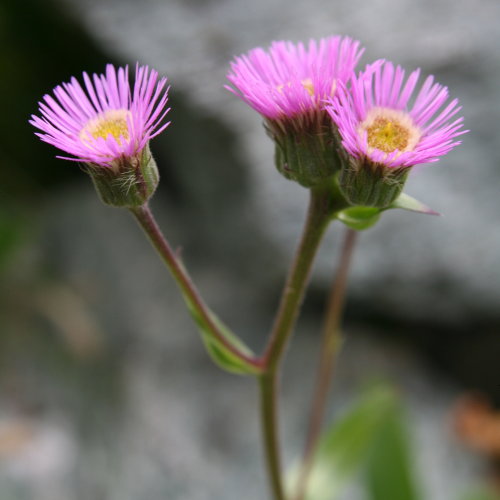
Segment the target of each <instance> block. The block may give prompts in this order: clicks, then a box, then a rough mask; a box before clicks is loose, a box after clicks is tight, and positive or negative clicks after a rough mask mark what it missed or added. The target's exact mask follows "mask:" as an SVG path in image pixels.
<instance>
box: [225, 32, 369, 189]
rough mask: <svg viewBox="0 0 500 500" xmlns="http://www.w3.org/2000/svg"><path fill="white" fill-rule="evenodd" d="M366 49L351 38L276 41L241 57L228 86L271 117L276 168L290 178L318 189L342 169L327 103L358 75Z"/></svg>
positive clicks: (268, 122)
mask: <svg viewBox="0 0 500 500" xmlns="http://www.w3.org/2000/svg"><path fill="white" fill-rule="evenodd" d="M362 53H363V50H362V49H360V44H359V42H357V41H355V40H352V39H351V38H348V37H340V36H332V37H328V38H323V39H321V40H319V41H315V40H311V41H309V43H308V44H304V43H298V44H293V43H292V42H285V41H279V42H273V43H272V44H271V46H270V48H269V49H268V50H264V49H262V48H256V49H253V50H251V51H250V52H248V53H247V54H245V55H242V56H239V57H236V58H235V59H234V61H233V62H232V63H231V70H230V72H229V74H228V75H227V78H228V80H229V81H230V82H231V84H232V86H226V88H227V89H229V90H230V91H231V92H232V93H233V94H235V95H236V96H237V97H239V98H240V99H242V100H243V101H245V102H246V103H247V104H249V105H250V106H251V107H252V108H254V109H255V110H256V111H258V112H259V113H260V114H261V115H262V116H263V117H264V118H265V126H266V129H267V131H268V133H269V135H270V136H271V138H272V139H273V140H274V141H275V143H276V166H277V168H278V170H279V171H280V172H281V173H282V174H283V175H284V176H285V177H287V178H289V179H293V180H296V181H298V182H299V183H301V184H303V185H304V186H308V187H310V186H313V185H316V184H318V183H321V182H323V181H324V180H325V179H328V178H330V177H331V176H332V175H333V174H334V173H335V172H336V171H337V170H338V166H339V162H338V157H337V154H336V140H335V134H334V130H333V126H332V122H331V120H330V119H329V117H328V114H327V113H326V111H325V110H324V109H323V101H324V100H325V99H327V98H331V97H332V96H334V95H335V92H336V89H337V87H338V85H339V83H345V82H347V81H348V80H349V78H350V77H351V75H352V74H353V71H354V68H355V66H356V64H357V62H358V60H359V58H360V57H361V55H362Z"/></svg>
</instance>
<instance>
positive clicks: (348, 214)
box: [335, 206, 381, 231]
mask: <svg viewBox="0 0 500 500" xmlns="http://www.w3.org/2000/svg"><path fill="white" fill-rule="evenodd" d="M380 214H381V209H380V208H377V207H360V206H358V207H349V208H345V209H344V210H340V212H337V213H336V215H335V217H336V218H337V219H338V220H339V221H340V222H343V223H344V224H345V225H346V226H347V227H350V228H351V229H355V230H356V231H363V230H365V229H368V228H370V227H372V226H374V225H375V224H376V223H377V222H378V220H379V219H380Z"/></svg>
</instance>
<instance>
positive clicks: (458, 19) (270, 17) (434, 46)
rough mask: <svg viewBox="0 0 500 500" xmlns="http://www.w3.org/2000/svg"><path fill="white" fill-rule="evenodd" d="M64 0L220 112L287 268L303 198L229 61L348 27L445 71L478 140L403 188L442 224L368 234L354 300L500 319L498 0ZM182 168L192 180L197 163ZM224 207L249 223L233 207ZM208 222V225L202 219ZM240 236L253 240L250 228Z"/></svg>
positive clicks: (406, 217) (410, 62) (257, 211)
mask: <svg viewBox="0 0 500 500" xmlns="http://www.w3.org/2000/svg"><path fill="white" fill-rule="evenodd" d="M64 2H67V3H68V4H70V5H71V6H72V7H73V8H74V9H76V10H77V12H78V16H79V18H80V19H81V20H82V22H83V23H84V24H85V26H86V27H87V29H88V30H89V31H90V32H91V33H92V34H93V35H94V36H95V38H96V39H97V40H98V41H100V43H102V44H104V45H105V46H106V47H107V48H108V49H109V50H111V51H114V52H115V53H116V55H117V56H120V57H121V58H123V59H124V60H126V61H131V62H135V61H136V60H140V61H141V62H142V63H148V64H151V65H153V66H155V67H156V68H158V69H159V70H160V71H161V72H162V73H164V74H166V75H168V76H169V78H170V81H171V84H172V86H173V88H174V89H180V90H182V91H183V92H184V93H186V95H187V97H188V99H189V101H190V102H191V103H192V105H193V106H194V107H198V108H199V110H200V112H202V113H210V114H212V116H213V117H214V118H215V119H218V120H220V121H221V122H223V123H224V124H226V125H227V126H228V127H230V128H231V129H233V130H235V131H236V133H237V134H238V137H239V138H240V142H241V144H240V146H241V149H240V154H241V155H242V157H243V159H244V161H245V162H246V163H247V164H248V165H249V166H250V174H249V178H250V179H249V192H248V199H247V200H246V203H247V204H248V205H247V207H250V208H249V209H250V210H251V212H252V215H253V219H254V220H255V221H257V223H258V224H259V225H261V226H262V228H263V230H264V232H265V234H266V235H267V238H268V240H269V241H270V242H274V244H275V245H277V247H278V248H281V252H282V254H283V256H286V257H284V258H282V259H281V260H280V261H279V262H281V263H282V264H281V265H282V266H283V267H282V268H281V269H277V270H278V271H280V272H283V271H284V267H285V266H286V263H287V262H288V258H289V257H288V256H289V255H290V248H293V247H294V245H295V241H296V239H297V237H298V233H299V231H300V225H301V224H302V220H303V217H304V210H305V205H306V192H305V190H303V189H302V188H300V187H298V186H296V185H294V184H293V183H290V182H287V181H285V180H284V179H282V178H281V177H280V176H279V175H278V174H277V172H276V171H275V169H274V167H273V165H272V145H271V143H270V141H269V140H268V138H267V137H266V136H265V133H264V131H263V129H262V126H261V123H260V122H261V120H260V118H259V117H258V116H257V114H256V113H255V112H254V111H253V110H251V109H249V108H248V107H247V106H246V105H245V104H243V103H242V102H239V101H238V100H237V99H235V98H234V97H233V96H232V95H231V94H229V93H228V92H227V91H225V90H224V89H223V84H224V83H225V73H226V71H227V69H228V62H229V60H230V59H231V58H232V57H233V56H234V55H236V54H239V53H241V52H244V51H247V50H249V49H250V48H252V47H254V46H257V45H262V46H267V45H268V44H269V42H270V41H271V40H276V39H292V40H301V39H302V40H305V39H308V38H311V37H320V36H327V35H330V34H333V33H342V34H349V35H350V36H352V37H355V38H358V39H360V40H361V41H362V43H363V45H364V46H365V47H366V48H367V51H366V53H365V56H364V59H363V64H364V63H367V62H370V61H371V60H374V59H377V58H381V57H384V58H387V59H390V60H392V61H394V62H396V63H398V64H402V65H404V66H405V67H407V68H408V70H411V69H414V68H415V67H417V66H418V67H422V69H423V72H424V73H425V74H427V73H432V74H434V75H436V77H437V80H438V81H440V82H441V83H443V84H445V85H447V86H449V88H450V92H451V94H452V96H456V97H458V98H459V99H460V101H461V102H462V104H463V107H464V109H463V113H464V115H465V119H466V127H467V128H469V129H470V130H471V133H470V134H468V135H466V136H465V137H464V144H463V145H462V146H461V147H458V148H457V149H456V150H455V151H453V152H452V153H451V154H449V155H448V156H447V157H446V158H444V159H443V160H442V161H441V162H440V163H438V164H434V165H432V166H429V167H424V168H421V169H420V171H414V172H413V173H412V176H411V180H410V181H409V183H408V185H407V192H408V193H409V194H411V195H413V196H415V197H417V198H419V199H421V200H422V201H424V202H425V203H427V204H429V205H430V206H432V207H433V208H434V209H436V210H437V211H439V212H440V213H443V214H444V215H445V217H442V218H431V217H424V216H418V215H414V214H409V213H404V212H394V213H390V214H388V215H386V216H385V217H384V219H383V220H382V222H381V223H379V225H378V226H377V227H376V228H374V229H372V230H370V231H368V232H367V233H366V234H365V235H363V237H362V245H360V248H359V249H358V253H357V257H356V262H355V266H354V271H353V281H352V287H351V294H352V295H353V296H356V297H358V298H359V299H361V300H362V301H364V302H366V303H370V304H371V305H372V307H373V308H374V309H375V310H377V309H378V310H379V312H384V311H385V314H389V315H396V316H401V317H406V318H408V317H410V318H420V319H425V320H433V321H434V320H438V321H445V322H448V323H449V322H453V323H460V322H463V321H466V320H467V319H470V318H471V317H478V316H493V317H494V318H496V321H498V303H499V301H500V252H499V248H500V225H499V224H498V219H499V216H500V201H499V197H498V196H497V194H496V191H497V189H498V187H497V186H498V185H499V182H500V173H498V171H497V170H498V163H499V155H498V148H497V135H498V133H497V130H498V123H499V121H500V96H499V93H498V86H497V85H496V83H495V82H498V80H499V79H500V75H499V69H498V68H500V53H499V51H498V46H499V42H500V31H499V30H498V22H497V21H498V19H499V17H500V3H499V2H498V1H496V0H479V1H472V0H469V1H467V0H466V1H461V2H458V3H457V2H456V1H452V0H435V1H434V0H433V1H430V0H426V1H423V2H413V1H411V0H401V1H400V0H376V1H374V2H364V1H361V0H354V1H353V0H339V1H337V2H328V1H326V0H310V1H308V2H289V1H287V0H274V1H272V2H268V1H265V0H255V1H253V2H251V4H249V3H248V2H246V1H245V0H211V1H201V0H199V1H197V0H189V1H188V0H177V1H169V2H165V1H163V0H145V1H143V2H134V1H130V0H129V1H118V0H78V1H76V0H64ZM173 106H175V103H173ZM172 127H175V121H174V123H173V125H172ZM184 132H185V134H188V135H189V133H190V131H189V130H188V129H186V130H185V131H184ZM206 133H207V134H210V131H209V130H207V131H206ZM167 134H168V132H167ZM193 140H196V139H195V138H193ZM158 141H160V139H158ZM200 160H201V159H200ZM175 168H176V170H177V171H181V170H182V171H188V172H189V169H190V165H188V164H177V165H176V166H175ZM193 182H194V181H193V180H192V178H191V177H190V176H189V175H188V174H187V175H186V176H185V183H186V185H185V189H187V190H189V189H191V187H190V186H191V185H192V183H193ZM216 182H224V180H223V179H217V180H216ZM226 188H227V189H228V190H230V189H231V186H230V185H227V186H226ZM195 189H198V188H195ZM225 211H230V212H231V213H234V216H235V217H239V216H241V211H240V212H239V213H238V209H237V207H234V206H227V207H225ZM199 222H200V223H201V224H203V219H202V218H201V220H200V221H199ZM196 230H197V229H196V226H195V221H193V231H196ZM333 232H334V233H335V234H334V235H333V236H332V240H330V242H329V243H328V245H327V247H326V249H325V250H324V251H323V252H322V254H321V256H320V262H319V268H318V272H317V274H316V277H315V279H316V280H317V283H318V284H320V285H321V286H326V283H327V282H328V281H329V279H330V278H329V276H330V274H331V268H332V262H331V261H332V259H333V258H334V256H333V252H332V248H334V247H335V243H334V242H332V241H335V240H338V239H339V238H340V232H341V231H340V227H336V228H335V230H334V231H333ZM242 237H244V238H246V239H247V241H250V240H251V235H249V234H244V235H243V234H242ZM257 251H262V252H265V251H266V249H265V248H263V249H258V250H257ZM239 257H241V256H239V255H238V254H236V253H235V254H234V255H233V258H234V259H238V258H239ZM245 257H246V256H245ZM374 296H375V297H376V301H375V300H373V297H374Z"/></svg>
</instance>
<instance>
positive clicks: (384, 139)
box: [358, 108, 422, 153]
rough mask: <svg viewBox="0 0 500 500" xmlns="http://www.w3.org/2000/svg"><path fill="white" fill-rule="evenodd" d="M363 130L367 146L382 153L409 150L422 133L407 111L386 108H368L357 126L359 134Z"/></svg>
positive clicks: (362, 133)
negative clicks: (363, 118)
mask: <svg viewBox="0 0 500 500" xmlns="http://www.w3.org/2000/svg"><path fill="white" fill-rule="evenodd" d="M365 132H366V136H367V142H368V147H369V148H370V149H379V150H380V151H383V152H384V153H392V152H393V151H396V150H398V151H399V152H401V153H402V152H405V151H411V150H413V148H414V147H415V146H416V145H417V143H418V141H419V140H420V137H421V135H422V134H421V132H420V130H419V129H418V127H417V126H416V125H415V124H414V123H413V120H412V119H411V117H410V116H409V115H408V114H407V113H405V112H404V111H398V110H395V109H387V108H374V109H372V110H370V112H369V113H368V115H367V117H366V119H365V120H364V121H363V122H362V123H361V124H360V125H359V127H358V133H359V134H360V135H361V136H363V135H364V133H365Z"/></svg>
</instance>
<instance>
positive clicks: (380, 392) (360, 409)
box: [291, 387, 403, 500]
mask: <svg viewBox="0 0 500 500" xmlns="http://www.w3.org/2000/svg"><path fill="white" fill-rule="evenodd" d="M395 404H396V396H395V394H394V392H393V391H392V390H390V389H388V388H386V387H377V388H375V389H372V390H371V391H370V392H369V393H367V394H366V395H364V396H363V397H362V398H361V400H360V401H359V402H358V403H357V404H356V405H355V407H354V408H353V409H351V410H350V411H349V412H348V413H347V414H345V415H344V416H343V417H341V418H340V420H338V421H336V422H334V424H333V425H332V426H331V427H330V428H329V429H328V430H327V431H326V432H325V434H324V435H323V438H322V440H321V442H320V446H319V448H318V452H317V454H316V458H315V463H314V466H313V469H312V472H311V476H310V481H309V483H308V489H307V495H306V499H307V500H332V499H333V498H336V497H337V495H338V494H339V493H340V492H341V490H342V488H343V487H344V486H345V485H346V484H347V483H348V482H349V481H350V480H351V479H353V477H354V475H355V474H357V473H359V472H360V470H361V467H362V466H363V465H364V464H366V461H367V460H368V457H369V454H370V453H371V451H372V447H373V445H374V442H375V441H376V438H377V436H378V435H379V432H380V429H381V428H382V427H383V424H384V422H385V421H386V419H387V418H388V416H389V415H390V413H391V412H392V411H393V409H394V407H395ZM294 472H295V474H294V475H295V478H294V477H292V478H291V479H292V480H294V479H295V480H296V476H297V471H294ZM292 484H295V483H294V482H293V483H292ZM399 500H403V498H401V499H399Z"/></svg>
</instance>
